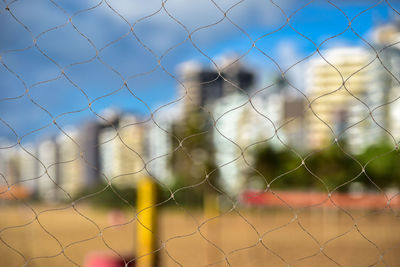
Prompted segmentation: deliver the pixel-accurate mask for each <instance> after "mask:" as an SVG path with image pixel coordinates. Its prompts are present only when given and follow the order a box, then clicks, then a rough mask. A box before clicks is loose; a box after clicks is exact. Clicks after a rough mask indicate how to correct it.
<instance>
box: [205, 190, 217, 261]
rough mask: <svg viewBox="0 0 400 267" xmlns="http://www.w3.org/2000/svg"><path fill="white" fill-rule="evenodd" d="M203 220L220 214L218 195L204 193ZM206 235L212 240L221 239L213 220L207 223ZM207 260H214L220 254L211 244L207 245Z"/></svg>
mask: <svg viewBox="0 0 400 267" xmlns="http://www.w3.org/2000/svg"><path fill="white" fill-rule="evenodd" d="M203 201H204V207H203V209H204V220H208V219H211V218H214V217H217V216H218V215H219V214H220V207H219V199H218V195H215V194H210V193H205V194H204V200H203ZM206 229H207V230H206V231H207V235H208V236H209V237H211V238H212V240H213V241H214V242H217V243H220V241H221V236H220V233H221V229H220V227H219V224H217V223H216V222H215V221H213V223H211V224H210V223H209V224H207V228H206ZM206 253H207V261H208V262H215V261H216V260H217V259H218V257H219V256H220V254H219V253H218V251H217V250H216V249H215V247H213V246H211V245H210V244H209V245H208V246H207V250H206Z"/></svg>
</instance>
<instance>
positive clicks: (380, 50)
mask: <svg viewBox="0 0 400 267" xmlns="http://www.w3.org/2000/svg"><path fill="white" fill-rule="evenodd" d="M399 29H400V28H399V26H398V25H396V24H387V25H382V26H378V27H376V28H375V29H374V30H373V34H372V36H373V40H372V43H373V44H374V47H375V49H376V51H377V53H375V52H374V51H373V50H372V49H368V50H367V48H362V47H340V48H331V49H328V50H325V51H321V53H322V55H323V56H324V58H322V57H320V56H318V57H317V58H314V59H312V60H310V64H309V68H308V70H307V74H306V77H307V95H308V97H309V99H310V101H312V104H311V107H312V109H309V111H308V114H307V124H308V129H307V132H308V134H307V136H308V141H307V143H308V146H309V148H310V149H321V148H324V147H326V146H328V145H329V144H330V143H331V142H332V141H333V140H334V138H338V140H339V141H342V142H344V143H346V145H347V146H348V147H349V149H350V151H351V152H353V153H359V152H362V150H364V149H365V148H366V147H368V146H370V145H372V144H376V143H378V142H381V141H384V140H388V139H390V138H391V135H392V136H393V137H394V138H395V139H396V140H398V139H399V138H400V119H399V116H398V114H399V112H400V102H399V101H397V100H396V99H397V98H398V97H400V94H399V89H400V81H399V78H400V49H399V48H400V46H399V45H398V44H397V43H396V42H398V41H399V40H400V34H399V33H400V32H399ZM344 85H345V86H344ZM371 115H372V116H371Z"/></svg>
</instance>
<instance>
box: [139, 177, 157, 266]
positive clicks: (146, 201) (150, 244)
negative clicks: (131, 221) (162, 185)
mask: <svg viewBox="0 0 400 267" xmlns="http://www.w3.org/2000/svg"><path fill="white" fill-rule="evenodd" d="M156 203H157V185H156V183H155V182H154V181H153V180H152V179H151V178H150V177H143V178H142V179H140V181H139V182H138V184H137V204H136V210H137V211H136V212H140V211H142V210H143V211H142V212H140V214H139V215H138V219H139V220H140V222H141V224H140V223H139V222H138V223H137V229H136V231H137V232H136V236H137V239H136V246H137V247H136V257H141V256H143V257H141V258H139V259H138V260H137V261H136V265H135V266H137V267H155V266H157V265H158V264H157V263H158V260H157V256H156V254H155V253H153V251H155V250H156V236H157V230H158V229H157V215H158V214H157V208H156V207H152V206H153V205H155V204H156ZM149 207H151V208H149ZM144 255H145V256H144Z"/></svg>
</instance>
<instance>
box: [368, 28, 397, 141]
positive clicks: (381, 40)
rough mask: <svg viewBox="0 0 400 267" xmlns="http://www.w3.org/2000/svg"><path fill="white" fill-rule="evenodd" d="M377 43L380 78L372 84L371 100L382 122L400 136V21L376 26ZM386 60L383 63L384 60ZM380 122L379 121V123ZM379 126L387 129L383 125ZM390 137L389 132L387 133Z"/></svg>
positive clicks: (377, 117)
mask: <svg viewBox="0 0 400 267" xmlns="http://www.w3.org/2000/svg"><path fill="white" fill-rule="evenodd" d="M372 37H373V44H374V46H375V47H376V50H377V51H379V59H380V62H379V64H377V65H376V66H377V67H376V68H375V70H374V75H375V76H376V79H375V80H376V82H375V83H374V84H372V86H371V94H370V98H369V99H370V102H371V104H373V105H374V106H375V107H378V106H379V108H377V109H376V110H375V111H374V113H373V115H374V117H375V118H376V121H377V122H378V123H379V125H380V126H381V127H383V128H385V129H386V130H387V131H389V132H390V134H391V135H392V136H393V137H394V138H395V139H396V140H399V139H400V118H399V112H400V99H399V100H396V99H397V98H399V97H400V93H399V92H400V45H399V44H398V41H399V38H400V23H399V21H397V22H392V23H389V24H384V25H379V26H377V27H375V28H374V30H373V33H372ZM381 62H382V63H381ZM376 126H377V125H376ZM376 128H379V129H378V130H379V131H381V132H384V131H383V130H382V129H381V128H380V127H378V126H377V127H376ZM383 135H384V136H385V137H386V138H389V136H388V134H386V133H384V134H383Z"/></svg>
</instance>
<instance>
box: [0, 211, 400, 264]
mask: <svg viewBox="0 0 400 267" xmlns="http://www.w3.org/2000/svg"><path fill="white" fill-rule="evenodd" d="M33 208H34V210H35V211H36V212H40V211H46V210H47V211H46V212H43V213H40V215H39V216H38V217H37V218H38V219H37V220H35V216H34V214H33V212H32V211H29V209H27V208H26V207H24V206H17V205H12V206H10V205H2V206H0V214H1V215H0V229H2V230H1V232H0V238H1V240H2V242H0V266H23V265H24V263H26V266H74V264H73V263H72V262H71V261H73V262H75V263H77V264H79V265H82V266H83V265H84V261H85V257H86V256H87V255H89V254H90V253H93V252H104V253H110V254H115V255H117V254H119V255H121V256H123V257H127V258H128V257H131V256H132V255H134V252H135V235H136V230H135V229H136V226H137V222H136V221H135V220H133V219H134V214H133V211H129V210H127V211H124V213H123V214H118V213H115V214H114V216H111V215H110V213H109V212H106V211H105V210H99V209H93V208H90V207H88V206H80V207H78V210H79V212H80V213H82V215H83V216H85V217H83V216H82V215H80V214H78V212H76V211H74V210H73V209H72V208H68V209H64V210H56V209H55V210H51V208H54V207H49V206H46V207H45V206H34V207H33ZM49 209H50V210H49ZM296 214H297V217H296V216H295V215H294V213H293V212H291V211H290V210H287V209H265V208H258V209H251V210H249V209H244V208H242V209H239V213H238V212H235V211H231V212H229V213H226V214H221V215H219V216H217V217H216V218H212V217H213V216H214V215H216V214H208V215H207V216H205V215H204V214H203V213H202V212H201V211H199V210H188V211H184V210H179V209H172V208H169V209H163V210H161V211H160V216H159V225H160V227H159V229H160V232H159V237H160V238H161V240H162V241H164V242H166V243H165V248H163V249H161V250H160V251H159V252H157V255H158V256H159V259H160V263H161V264H160V265H161V266H178V264H176V263H175V262H178V263H179V264H181V265H183V266H205V265H209V264H212V266H229V264H230V265H231V266H288V264H289V265H290V266H339V265H342V266H369V265H373V264H376V265H375V266H400V217H399V216H398V215H397V216H396V214H395V213H393V212H392V211H389V210H385V211H354V210H353V211H351V212H350V215H351V216H350V215H349V214H346V213H345V212H344V211H337V210H332V209H314V210H303V211H299V212H297V213H296ZM207 217H208V218H207ZM131 219H132V221H131ZM32 220H33V222H32V223H29V222H31V221H32ZM127 222H128V223H127ZM118 223H127V224H126V225H123V226H115V227H109V228H107V227H108V226H110V225H113V224H118ZM25 224H26V225H25ZM104 228H106V229H104ZM99 229H101V230H102V233H103V234H102V235H99ZM4 243H6V244H4ZM160 246H161V245H160ZM10 247H11V248H12V249H11V248H10ZM136 256H137V255H136Z"/></svg>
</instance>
